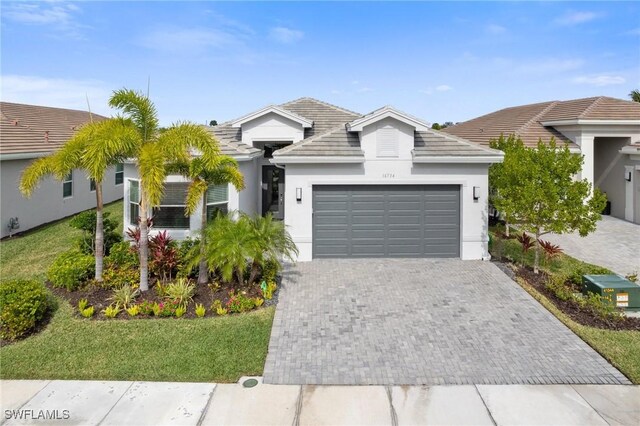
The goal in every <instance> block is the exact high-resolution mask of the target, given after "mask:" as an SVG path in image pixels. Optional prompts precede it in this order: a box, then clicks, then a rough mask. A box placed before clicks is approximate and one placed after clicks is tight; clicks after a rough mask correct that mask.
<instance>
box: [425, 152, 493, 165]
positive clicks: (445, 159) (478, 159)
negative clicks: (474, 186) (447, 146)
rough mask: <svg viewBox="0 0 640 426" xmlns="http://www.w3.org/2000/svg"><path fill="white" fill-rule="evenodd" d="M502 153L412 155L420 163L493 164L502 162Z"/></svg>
mask: <svg viewBox="0 0 640 426" xmlns="http://www.w3.org/2000/svg"><path fill="white" fill-rule="evenodd" d="M503 160H504V155H468V156H458V155H439V156H419V155H418V156H416V155H415V154H414V156H413V162H414V163H420V164H456V163H458V164H493V163H502V161H503Z"/></svg>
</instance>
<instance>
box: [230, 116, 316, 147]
mask: <svg viewBox="0 0 640 426" xmlns="http://www.w3.org/2000/svg"><path fill="white" fill-rule="evenodd" d="M303 138H304V129H303V128H302V125H301V124H300V123H296V122H295V121H293V120H289V119H288V118H285V117H282V116H281V115H278V114H275V113H273V112H271V113H269V114H265V115H263V116H261V117H258V118H256V119H255V120H251V121H249V122H247V123H244V124H243V125H242V142H244V143H246V144H248V145H252V143H253V142H261V141H272V142H274V141H283V142H291V141H292V142H298V141H300V140H302V139H303Z"/></svg>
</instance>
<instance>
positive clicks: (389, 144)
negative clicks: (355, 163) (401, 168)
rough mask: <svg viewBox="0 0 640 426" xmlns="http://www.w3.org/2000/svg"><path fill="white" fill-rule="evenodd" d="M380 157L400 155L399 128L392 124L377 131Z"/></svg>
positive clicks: (377, 150)
mask: <svg viewBox="0 0 640 426" xmlns="http://www.w3.org/2000/svg"><path fill="white" fill-rule="evenodd" d="M376 135H377V149H376V155H377V156H378V157H397V156H398V139H399V136H398V129H396V128H394V127H392V126H384V127H381V128H379V129H378V130H377V131H376Z"/></svg>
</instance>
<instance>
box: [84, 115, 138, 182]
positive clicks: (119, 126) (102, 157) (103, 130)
mask: <svg viewBox="0 0 640 426" xmlns="http://www.w3.org/2000/svg"><path fill="white" fill-rule="evenodd" d="M83 131H86V133H87V134H86V139H87V144H86V147H85V150H84V153H83V155H82V163H83V168H84V169H85V170H86V171H87V173H88V174H89V176H90V177H91V178H93V179H94V180H96V181H102V180H103V178H104V173H105V172H106V170H107V168H108V167H110V166H112V165H114V164H116V163H121V162H123V161H124V160H125V159H126V158H128V157H130V156H132V155H134V154H135V152H136V151H137V150H138V149H139V147H140V145H141V142H142V141H141V138H140V136H139V134H138V132H137V131H136V129H135V127H133V126H132V125H129V124H127V123H126V122H124V121H122V120H118V119H110V120H105V121H101V122H98V123H92V124H90V125H88V126H85V127H84V128H83V129H81V130H80V132H78V134H77V135H76V136H80V133H81V132H83Z"/></svg>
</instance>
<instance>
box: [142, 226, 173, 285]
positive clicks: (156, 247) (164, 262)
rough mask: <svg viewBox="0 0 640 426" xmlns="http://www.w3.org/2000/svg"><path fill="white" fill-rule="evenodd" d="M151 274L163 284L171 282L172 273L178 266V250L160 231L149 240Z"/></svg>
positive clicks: (167, 236) (165, 232)
mask: <svg viewBox="0 0 640 426" xmlns="http://www.w3.org/2000/svg"><path fill="white" fill-rule="evenodd" d="M149 254H150V257H151V261H150V264H149V266H150V267H151V272H152V273H154V274H156V275H157V276H159V277H160V279H161V280H162V281H164V282H166V281H167V280H171V276H172V274H173V271H174V270H175V268H176V267H177V266H178V249H177V248H176V245H175V243H174V241H173V239H172V238H171V237H170V236H169V235H168V234H167V231H162V232H160V233H158V234H156V235H155V236H153V237H151V239H150V240H149Z"/></svg>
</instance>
